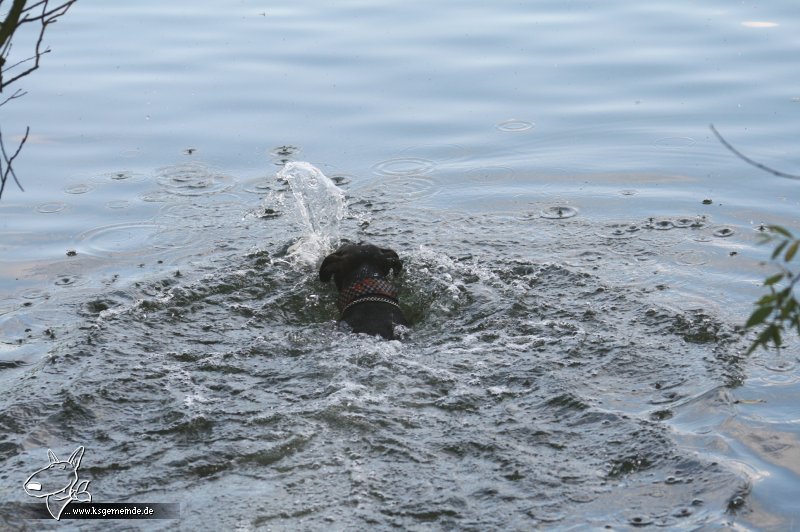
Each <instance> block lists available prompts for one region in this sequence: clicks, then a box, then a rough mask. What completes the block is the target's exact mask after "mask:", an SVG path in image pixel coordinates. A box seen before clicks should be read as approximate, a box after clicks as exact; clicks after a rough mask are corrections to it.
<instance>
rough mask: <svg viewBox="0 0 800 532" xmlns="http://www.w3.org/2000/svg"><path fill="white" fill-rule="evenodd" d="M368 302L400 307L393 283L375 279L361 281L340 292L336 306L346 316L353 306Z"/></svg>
mask: <svg viewBox="0 0 800 532" xmlns="http://www.w3.org/2000/svg"><path fill="white" fill-rule="evenodd" d="M368 301H375V302H380V303H389V304H390V305H394V306H395V307H398V308H399V307H400V305H398V303H397V289H396V288H395V287H394V286H392V283H390V282H389V281H387V280H385V279H376V278H374V277H367V278H365V279H361V280H360V281H358V282H356V283H353V284H351V285H350V286H348V287H347V288H345V289H344V290H342V291H341V292H339V298H338V299H337V300H336V306H337V307H339V312H341V313H342V314H344V311H345V310H347V309H348V308H350V307H352V306H353V305H355V304H357V303H366V302H368Z"/></svg>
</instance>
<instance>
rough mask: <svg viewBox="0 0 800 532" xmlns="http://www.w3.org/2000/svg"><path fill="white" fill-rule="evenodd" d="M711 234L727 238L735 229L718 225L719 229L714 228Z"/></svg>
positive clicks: (734, 232)
mask: <svg viewBox="0 0 800 532" xmlns="http://www.w3.org/2000/svg"><path fill="white" fill-rule="evenodd" d="M713 234H714V236H716V237H718V238H727V237H729V236H733V235H734V234H736V231H734V230H733V229H732V228H730V227H720V228H719V229H716V230H715V231H714V233H713Z"/></svg>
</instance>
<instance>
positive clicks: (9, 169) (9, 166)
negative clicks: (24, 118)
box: [0, 126, 31, 197]
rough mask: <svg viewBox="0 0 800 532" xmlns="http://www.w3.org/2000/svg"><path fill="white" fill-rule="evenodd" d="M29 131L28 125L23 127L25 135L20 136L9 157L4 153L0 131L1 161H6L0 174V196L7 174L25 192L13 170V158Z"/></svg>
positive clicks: (4, 148)
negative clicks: (14, 149)
mask: <svg viewBox="0 0 800 532" xmlns="http://www.w3.org/2000/svg"><path fill="white" fill-rule="evenodd" d="M30 132H31V128H30V126H28V127H26V128H25V135H23V136H22V140H21V141H20V142H19V146H17V149H16V151H15V152H14V155H12V156H11V157H9V156H8V154H7V153H6V146H5V144H3V132H2V131H0V153H2V156H3V161H5V163H6V168H5V170H3V171H2V173H1V174H0V197H2V196H3V190H5V188H6V181H7V180H8V176H9V175H10V176H11V177H13V178H14V182H15V183H16V184H17V186H18V187H19V189H20V190H21V191H23V192H25V189H24V188H22V183H20V182H19V179H17V174H16V173H15V172H14V159H16V158H17V155H19V152H21V151H22V147H23V146H24V145H25V142H26V141H27V140H28V134H29V133H30ZM3 161H0V162H3Z"/></svg>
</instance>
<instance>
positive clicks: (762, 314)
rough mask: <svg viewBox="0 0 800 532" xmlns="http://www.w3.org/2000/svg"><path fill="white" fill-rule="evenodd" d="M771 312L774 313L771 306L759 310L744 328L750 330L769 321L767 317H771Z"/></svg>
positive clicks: (751, 316)
mask: <svg viewBox="0 0 800 532" xmlns="http://www.w3.org/2000/svg"><path fill="white" fill-rule="evenodd" d="M771 312H772V307H769V306H766V307H759V308H757V309H756V310H755V311H754V312H753V313H752V314H751V315H750V319H748V320H747V323H745V324H744V328H745V329H749V328H751V327H755V326H756V325H758V324H760V323H764V320H765V319H767V316H769V315H770V313H771Z"/></svg>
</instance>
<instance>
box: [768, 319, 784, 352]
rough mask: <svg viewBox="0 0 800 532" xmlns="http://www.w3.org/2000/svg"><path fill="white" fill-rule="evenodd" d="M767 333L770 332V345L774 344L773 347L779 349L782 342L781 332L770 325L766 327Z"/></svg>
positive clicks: (775, 326)
mask: <svg viewBox="0 0 800 532" xmlns="http://www.w3.org/2000/svg"><path fill="white" fill-rule="evenodd" d="M767 331H769V332H770V336H771V337H772V343H773V344H775V347H780V346H782V345H783V341H782V340H781V330H780V328H779V327H778V326H777V325H774V324H773V325H770V326H769V327H767Z"/></svg>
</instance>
